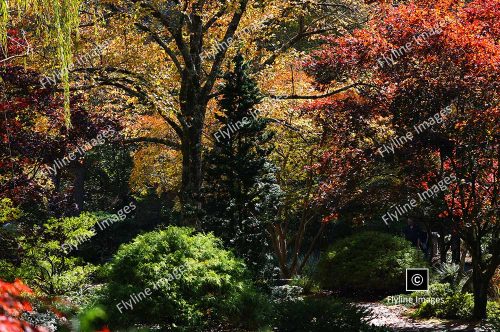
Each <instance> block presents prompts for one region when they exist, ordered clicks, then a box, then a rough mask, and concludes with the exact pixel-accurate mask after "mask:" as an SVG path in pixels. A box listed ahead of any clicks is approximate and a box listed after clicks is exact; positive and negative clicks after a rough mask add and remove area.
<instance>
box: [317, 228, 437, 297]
mask: <svg viewBox="0 0 500 332" xmlns="http://www.w3.org/2000/svg"><path fill="white" fill-rule="evenodd" d="M426 266H427V263H426V262H425V260H424V258H423V254H422V253H421V252H420V251H419V250H418V249H416V248H414V247H413V246H412V245H411V243H410V242H408V241H406V240H405V239H404V238H401V237H399V236H394V235H390V234H386V233H381V232H372V231H370V232H362V233H358V234H355V235H353V236H350V237H347V238H344V239H341V240H339V241H338V242H336V243H334V244H333V245H332V246H331V247H330V248H329V249H328V250H327V251H326V252H325V253H324V254H323V255H322V257H321V259H320V262H319V266H318V274H317V276H318V279H319V281H320V284H321V286H322V287H323V288H326V289H341V290H357V291H362V292H388V291H398V290H402V289H404V286H405V269H406V268H416V267H426Z"/></svg>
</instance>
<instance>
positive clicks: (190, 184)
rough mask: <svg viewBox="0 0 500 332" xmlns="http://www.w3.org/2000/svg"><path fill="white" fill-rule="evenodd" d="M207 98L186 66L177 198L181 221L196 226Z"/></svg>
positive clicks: (183, 81) (197, 221)
mask: <svg viewBox="0 0 500 332" xmlns="http://www.w3.org/2000/svg"><path fill="white" fill-rule="evenodd" d="M207 102H208V101H207V99H206V98H205V97H204V96H203V95H202V93H201V87H200V84H199V80H198V78H197V77H196V76H193V74H192V73H189V72H188V71H187V70H186V71H184V74H183V77H182V85H181V94H180V104H181V115H180V116H179V120H180V122H181V125H182V139H181V141H182V182H181V192H180V200H181V204H182V223H183V224H184V225H188V226H194V227H199V226H200V225H199V214H200V210H201V185H202V181H203V175H202V141H201V138H202V134H203V124H204V122H205V112H206V107H207Z"/></svg>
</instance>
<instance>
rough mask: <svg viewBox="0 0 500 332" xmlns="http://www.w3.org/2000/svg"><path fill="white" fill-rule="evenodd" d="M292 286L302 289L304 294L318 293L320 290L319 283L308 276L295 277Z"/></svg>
mask: <svg viewBox="0 0 500 332" xmlns="http://www.w3.org/2000/svg"><path fill="white" fill-rule="evenodd" d="M290 285H291V286H298V287H300V288H302V289H303V292H304V294H312V293H317V292H319V290H320V287H319V285H318V282H317V281H316V280H314V279H313V278H311V277H309V276H306V275H301V276H295V277H293V279H292V280H291V281H290Z"/></svg>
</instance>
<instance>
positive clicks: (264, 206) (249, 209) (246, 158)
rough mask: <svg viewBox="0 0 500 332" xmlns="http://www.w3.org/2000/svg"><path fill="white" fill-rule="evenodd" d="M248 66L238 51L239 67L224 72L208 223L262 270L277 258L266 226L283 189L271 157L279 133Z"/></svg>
mask: <svg viewBox="0 0 500 332" xmlns="http://www.w3.org/2000/svg"><path fill="white" fill-rule="evenodd" d="M247 71H248V68H247V64H245V62H244V60H243V57H242V56H241V55H237V56H236V57H235V58H234V70H233V71H232V72H230V73H228V74H227V75H226V76H225V77H224V79H225V83H224V85H223V87H222V89H221V93H222V99H221V100H220V102H219V106H220V108H221V110H220V114H218V115H217V116H216V118H217V120H218V121H219V123H220V124H221V128H220V129H219V130H218V131H217V132H216V133H215V135H214V137H215V144H214V146H213V149H212V150H211V151H210V152H208V153H207V154H206V159H205V167H206V169H205V185H204V191H205V193H204V194H205V195H204V197H205V206H204V210H205V213H206V217H205V218H204V219H203V228H204V230H205V231H213V232H214V234H215V235H217V236H219V237H221V238H222V239H223V241H224V242H225V244H226V245H227V246H229V247H232V248H233V249H234V250H235V252H236V254H237V255H239V256H240V257H243V258H244V259H245V260H246V262H247V264H248V265H249V268H250V269H251V270H253V271H254V272H259V273H262V272H263V271H264V270H266V269H265V268H264V267H269V266H270V265H269V263H270V261H271V254H270V250H269V249H270V248H269V243H268V236H267V234H266V227H267V226H268V225H269V224H270V223H272V222H273V220H274V219H275V218H276V216H277V210H278V208H279V205H280V198H281V196H282V192H281V189H280V187H279V185H278V184H277V181H276V176H275V173H276V168H275V167H274V166H273V165H272V163H270V162H269V160H268V159H267V157H268V155H269V153H270V152H271V151H272V150H271V147H270V143H269V141H270V140H271V138H272V137H273V132H272V131H270V130H268V129H267V124H268V120H266V119H264V118H262V117H260V116H259V114H258V110H257V109H256V106H257V105H258V104H259V103H260V102H261V99H262V96H261V94H260V92H259V89H258V87H257V84H256V82H255V81H254V80H253V79H252V78H250V77H249V75H248V74H247ZM222 133H224V134H222Z"/></svg>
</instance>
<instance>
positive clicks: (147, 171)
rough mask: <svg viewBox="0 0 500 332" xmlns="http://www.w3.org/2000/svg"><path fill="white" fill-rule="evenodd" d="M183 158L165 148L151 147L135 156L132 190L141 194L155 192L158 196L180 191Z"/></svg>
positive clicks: (131, 182) (131, 181)
mask: <svg viewBox="0 0 500 332" xmlns="http://www.w3.org/2000/svg"><path fill="white" fill-rule="evenodd" d="M181 166H182V156H181V154H180V153H179V152H177V151H172V150H167V149H165V148H164V147H163V146H159V145H150V146H147V147H145V148H142V149H140V150H138V151H137V152H136V153H135V154H134V168H133V169H132V174H131V176H130V185H131V187H132V189H133V190H134V191H135V192H137V193H140V194H146V193H147V192H149V191H155V192H156V193H157V194H158V195H160V194H162V193H164V192H175V191H177V190H178V188H179V186H180V181H181V174H182V169H181Z"/></svg>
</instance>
